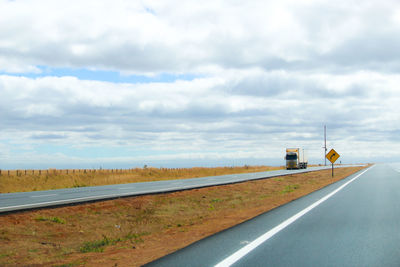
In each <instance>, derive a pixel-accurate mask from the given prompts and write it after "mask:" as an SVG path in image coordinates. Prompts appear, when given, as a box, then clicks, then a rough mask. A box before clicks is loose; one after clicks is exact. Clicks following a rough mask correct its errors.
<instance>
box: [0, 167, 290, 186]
mask: <svg viewBox="0 0 400 267" xmlns="http://www.w3.org/2000/svg"><path fill="white" fill-rule="evenodd" d="M282 168H283V167H269V166H247V165H245V166H242V167H216V168H201V167H197V168H177V169H168V168H152V167H147V166H144V167H143V168H135V169H96V170H86V169H84V170H81V169H70V170H57V169H49V170H12V171H8V170H2V171H1V175H0V181H1V182H0V193H13V192H29V191H40V190H51V189H61V188H74V187H85V186H97V185H110V184H127V183H137V182H150V181H161V180H173V179H185V178H197V177H205V176H214V175H224V174H237V173H250V172H263V171H272V170H278V169H282Z"/></svg>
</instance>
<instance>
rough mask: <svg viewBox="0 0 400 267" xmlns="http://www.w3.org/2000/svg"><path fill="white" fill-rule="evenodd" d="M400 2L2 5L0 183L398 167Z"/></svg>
mask: <svg viewBox="0 0 400 267" xmlns="http://www.w3.org/2000/svg"><path fill="white" fill-rule="evenodd" d="M399 47H400V2H399V1H391V0H385V1H378V0H365V1H352V0H344V1H342V0H338V1H321V0H304V1H298V0H282V1H264V0H263V1H257V0H254V1H236V0H229V1H221V0H210V1H208V0H204V1H197V0H196V1H194V0H186V1H176V0H162V1H159V0H140V1H126V0H112V1H111V0H110V1H109V0H95V1H94V0H93V1H91V0H85V1H76V0H57V1H53V0H34V1H33V0H14V1H10V0H0V169H28V168H100V167H101V168H130V167H142V166H144V165H148V166H154V167H191V166H239V165H245V164H247V165H261V164H262V165H284V159H283V158H284V155H285V149H286V148H287V147H300V148H304V149H305V150H306V151H307V154H308V157H309V163H313V164H321V163H324V150H323V146H324V125H326V126H327V139H328V141H327V147H328V150H329V149H331V148H334V149H335V150H336V151H337V152H338V153H339V154H340V155H341V158H340V161H342V163H358V162H395V161H400V160H398V155H399V151H400V75H399V72H400V49H399Z"/></svg>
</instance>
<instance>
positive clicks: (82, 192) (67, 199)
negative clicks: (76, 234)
mask: <svg viewBox="0 0 400 267" xmlns="http://www.w3.org/2000/svg"><path fill="white" fill-rule="evenodd" d="M343 167H345V166H343ZM325 168H329V167H310V168H308V169H306V170H278V171H268V172H258V173H244V174H233V175H221V176H209V177H203V178H192V179H180V180H168V181H158V182H144V183H131V184H117V185H106V186H91V187H80V188H69V189H58V190H47V191H35V192H23V193H8V194H0V213H2V212H10V211H16V210H25V209H32V208H40V207H48V206H56V205H65V204H72V203H82V202H87V201H94V200H103V199H112V198H117V197H126V196H137V195H144V194H154V193H164V192H172V191H179V190H185V189H192V188H200V187H206V186H214V185H222V184H230V183H237V182H243V181H248V180H256V179H263V178H270V177H276V176H281V175H287V174H293V173H301V172H308V171H317V170H321V169H325ZM0 182H1V179H0Z"/></svg>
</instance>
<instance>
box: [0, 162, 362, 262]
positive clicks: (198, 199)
mask: <svg viewBox="0 0 400 267" xmlns="http://www.w3.org/2000/svg"><path fill="white" fill-rule="evenodd" d="M360 169H362V167H348V168H340V169H336V170H335V177H334V178H332V177H331V171H330V170H325V171H318V172H310V173H305V174H295V175H288V176H281V177H276V178H271V179H264V180H257V181H251V182H244V183H238V184H231V185H225V186H214V187H207V188H202V189H194V190H187V191H181V192H174V193H168V194H158V195H148V196H139V197H129V198H121V199H116V200H108V201H101V202H96V203H87V204H82V205H75V206H66V207H58V208H52V209H40V210H34V211H25V212H19V213H14V214H5V215H1V216H0V225H1V228H0V266H15V265H18V266H27V265H35V266H81V265H84V266H140V265H143V264H145V263H147V262H150V261H153V260H155V259H157V258H159V257H162V256H164V255H166V254H169V253H171V252H174V251H176V250H178V249H180V248H183V247H185V246H187V245H189V244H191V243H193V242H195V241H197V240H200V239H202V238H204V237H207V236H209V235H212V234H214V233H217V232H219V231H222V230H224V229H227V228H229V227H232V226H234V225H236V224H238V223H241V222H243V221H246V220H249V219H251V218H253V217H255V216H257V215H259V214H262V213H264V212H266V211H268V210H271V209H273V208H276V207H278V206H280V205H282V204H285V203H287V202H290V201H292V200H294V199H296V198H299V197H301V196H303V195H306V194H308V193H310V192H313V191H315V190H317V189H320V188H322V187H324V186H326V185H328V184H331V183H333V182H335V181H338V180H340V179H343V178H345V177H347V176H349V175H351V174H353V173H355V172H357V171H359V170H360Z"/></svg>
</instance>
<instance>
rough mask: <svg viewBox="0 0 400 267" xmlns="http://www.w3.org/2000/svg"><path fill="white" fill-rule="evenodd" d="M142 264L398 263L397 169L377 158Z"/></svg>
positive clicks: (399, 204)
mask: <svg viewBox="0 0 400 267" xmlns="http://www.w3.org/2000/svg"><path fill="white" fill-rule="evenodd" d="M166 245H168V244H166ZM148 266H218V267H221V266H400V172H399V171H396V170H395V169H393V168H391V167H390V166H388V165H375V166H373V167H371V168H369V169H367V170H362V171H360V172H358V173H357V174H354V175H352V176H350V177H348V178H346V179H344V180H342V181H339V182H337V183H335V184H333V185H330V186H328V187H325V188H323V189H321V190H319V191H316V192H314V193H311V194H310V195H308V196H305V197H302V198H300V199H298V200H296V201H293V202H291V203H288V204H286V205H283V206H281V207H279V208H277V209H274V210H272V211H270V212H267V213H265V214H263V215H260V216H258V217H256V218H254V219H252V220H250V221H247V222H245V223H242V224H240V225H238V226H235V227H233V228H230V229H228V230H225V231H223V232H221V233H218V234H216V235H213V236H211V237H208V238H205V239H203V240H201V241H199V242H196V243H194V244H192V245H190V246H188V247H186V248H184V249H182V250H179V251H177V252H175V253H173V254H170V255H168V256H166V257H164V258H161V259H159V260H157V261H155V262H152V263H150V264H149V265H148Z"/></svg>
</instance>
